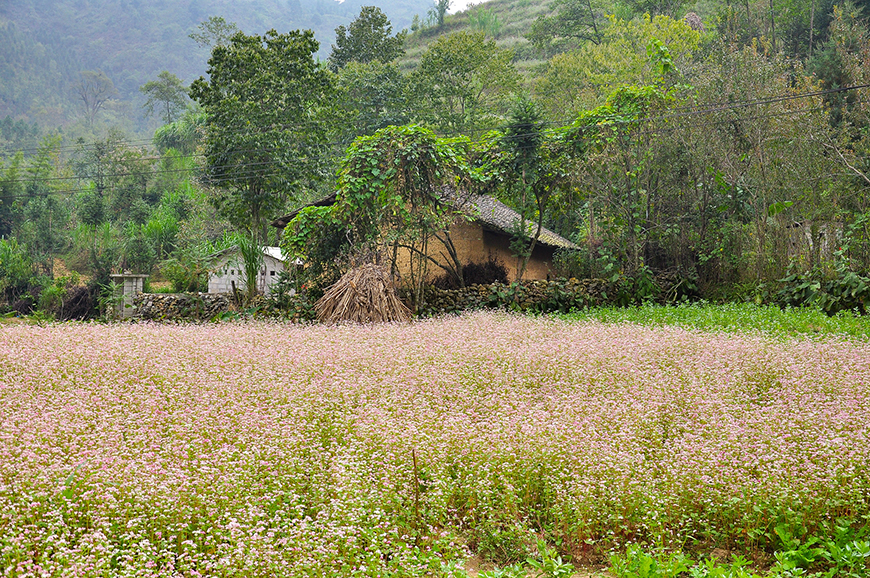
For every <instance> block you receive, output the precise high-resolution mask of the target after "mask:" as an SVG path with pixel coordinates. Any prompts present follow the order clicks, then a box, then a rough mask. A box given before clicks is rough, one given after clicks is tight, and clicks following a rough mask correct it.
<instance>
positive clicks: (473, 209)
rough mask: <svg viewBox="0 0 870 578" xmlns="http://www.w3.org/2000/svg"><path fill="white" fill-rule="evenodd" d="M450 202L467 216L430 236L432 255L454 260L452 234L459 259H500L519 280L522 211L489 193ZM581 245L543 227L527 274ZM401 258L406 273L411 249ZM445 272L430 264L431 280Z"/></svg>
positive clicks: (547, 271)
mask: <svg viewBox="0 0 870 578" xmlns="http://www.w3.org/2000/svg"><path fill="white" fill-rule="evenodd" d="M335 199H336V197H335V194H332V195H330V196H328V197H326V198H324V199H321V200H319V201H316V202H314V203H311V204H310V205H307V206H320V207H323V206H329V205H332V204H333V203H335ZM450 203H451V204H452V205H453V206H454V207H455V208H456V209H457V211H458V212H460V213H463V214H464V215H465V217H463V216H462V215H458V216H457V218H456V220H455V221H454V222H453V224H451V225H450V227H449V228H448V229H447V231H445V232H442V234H436V235H435V236H434V238H433V239H431V240H430V242H429V244H428V252H427V254H428V255H429V257H431V259H432V260H434V261H435V262H437V263H439V264H442V265H444V266H448V263H449V262H450V261H451V257H450V252H451V251H450V249H449V248H448V246H447V244H446V243H445V241H446V240H447V239H448V238H449V242H450V243H451V244H452V249H453V250H454V251H455V254H456V257H457V260H458V261H459V262H460V263H461V264H462V265H463V266H465V265H468V264H470V263H483V262H486V261H488V260H490V259H493V260H497V261H498V262H500V263H501V264H502V265H504V267H505V269H507V274H508V280H509V281H513V280H515V279H516V277H517V273H518V270H519V266H520V265H521V262H520V261H519V259H518V258H517V257H515V256H514V252H513V251H512V250H511V246H510V245H511V239H512V238H513V236H514V231H516V230H517V229H518V228H519V226H520V223H521V221H522V219H521V217H520V214H519V213H517V212H516V211H514V210H513V209H511V208H510V207H508V206H507V205H505V204H504V203H502V202H500V201H499V200H497V199H495V198H494V197H491V196H489V195H473V194H468V195H465V196H463V197H462V199H461V202H460V201H458V200H455V199H451V201H450ZM300 210H301V209H300ZM298 212H299V210H297V211H294V212H292V213H290V214H288V215H285V216H284V217H281V218H279V219H275V220H274V221H273V222H272V226H274V227H277V228H278V229H280V230H283V229H284V228H285V227H286V226H287V224H288V223H289V222H290V221H291V220H292V219H293V217H295V216H296V215H297V214H298ZM526 228H527V230H528V231H529V235H532V234H534V225H533V224H532V223H530V222H529V221H526ZM443 233H447V234H446V235H445V234H443ZM577 249H579V247H578V246H577V245H575V244H574V243H572V242H571V241H569V240H568V239H565V238H564V237H561V236H559V235H557V234H556V233H554V232H553V231H551V230H549V229H547V228H544V229H542V230H541V235H540V237H539V238H538V242H537V245H536V246H535V250H534V252H533V254H532V256H531V258H530V259H529V264H528V266H527V268H526V272H525V274H524V275H523V278H524V279H546V278H547V277H548V276H550V275H553V274H554V273H555V271H554V268H553V256H554V254H555V253H556V251H558V250H577ZM397 261H398V263H397V264H398V267H399V273H400V274H402V275H405V273H406V271H407V270H408V268H409V261H410V254H409V252H408V251H405V252H404V254H400V255H399V257H398V260H397ZM443 273H444V270H443V269H442V268H441V267H437V266H435V267H430V268H429V277H430V279H429V280H430V281H431V280H432V279H434V278H435V277H438V276H439V275H442V274H443Z"/></svg>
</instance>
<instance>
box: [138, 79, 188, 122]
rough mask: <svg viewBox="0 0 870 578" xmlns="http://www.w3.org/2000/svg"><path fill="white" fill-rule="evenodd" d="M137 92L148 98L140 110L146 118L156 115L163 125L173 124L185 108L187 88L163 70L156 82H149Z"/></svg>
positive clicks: (179, 80)
mask: <svg viewBox="0 0 870 578" xmlns="http://www.w3.org/2000/svg"><path fill="white" fill-rule="evenodd" d="M139 91H140V92H141V93H142V94H144V95H145V96H147V97H148V100H146V101H145V104H143V105H142V108H144V109H145V114H146V116H151V115H153V114H155V113H156V114H158V115H159V116H160V120H162V121H163V124H169V123H171V122H173V121H174V120H175V119H176V118H177V117H178V115H179V113H181V111H183V110H184V107H185V106H187V88H186V87H185V86H184V84H183V83H182V82H181V79H180V78H178V77H177V76H175V75H174V74H172V73H171V72H169V71H168V70H164V71H163V72H161V73H160V74H158V75H157V80H149V81H148V82H146V83H145V84H143V85H142V86H141V87H140V88H139Z"/></svg>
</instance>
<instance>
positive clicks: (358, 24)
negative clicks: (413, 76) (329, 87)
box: [328, 6, 406, 72]
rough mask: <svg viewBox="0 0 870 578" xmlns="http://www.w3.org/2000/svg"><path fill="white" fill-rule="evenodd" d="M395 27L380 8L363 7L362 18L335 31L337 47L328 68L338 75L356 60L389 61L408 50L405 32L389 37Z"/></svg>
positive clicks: (333, 50) (330, 58)
mask: <svg viewBox="0 0 870 578" xmlns="http://www.w3.org/2000/svg"><path fill="white" fill-rule="evenodd" d="M392 32H393V26H392V24H390V21H389V20H388V19H387V16H386V14H384V13H383V12H382V11H381V9H380V8H378V7H377V6H363V7H362V10H360V13H359V16H357V17H356V19H355V20H354V21H353V22H351V23H350V25H349V26H348V27H345V26H344V25H341V26H339V27H338V28H336V29H335V44H333V45H332V54H330V55H329V60H328V62H329V68H330V69H331V70H332V71H333V72H335V71H337V70H339V69H340V68H343V67H344V66H345V65H347V63H348V62H352V61H356V62H360V63H363V64H366V63H369V62H373V61H380V62H390V61H392V60H395V59H396V58H398V57H399V56H401V55H403V54H404V53H405V51H404V50H403V49H402V45H403V44H404V43H405V36H406V33H405V32H399V33H398V34H396V35H395V36H390V34H391V33H392Z"/></svg>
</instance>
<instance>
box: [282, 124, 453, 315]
mask: <svg viewBox="0 0 870 578" xmlns="http://www.w3.org/2000/svg"><path fill="white" fill-rule="evenodd" d="M466 145H467V140H457V139H440V138H438V137H436V136H435V134H434V133H433V132H432V131H431V130H429V129H426V128H423V127H421V126H419V125H408V126H390V127H386V128H384V129H381V130H379V131H377V132H376V133H375V134H373V135H371V136H362V137H359V138H358V139H356V140H355V141H354V143H353V144H352V145H351V146H350V148H349V149H348V151H347V155H346V156H345V158H344V160H343V161H342V166H341V170H340V172H339V178H338V192H337V194H336V202H335V204H333V205H332V206H330V207H307V208H306V209H303V210H302V211H300V213H299V214H298V215H297V216H296V218H294V220H293V221H291V222H290V224H289V225H288V226H287V230H286V231H285V235H284V239H283V240H282V246H284V247H285V248H286V249H287V251H288V253H290V254H297V255H304V256H305V257H309V256H310V254H309V253H308V251H307V249H308V248H309V247H312V246H314V248H317V246H318V245H320V246H323V245H326V244H327V243H325V242H324V239H322V238H321V233H322V232H323V231H329V232H330V233H331V234H333V235H334V234H335V233H338V234H339V236H340V237H341V238H349V239H352V241H353V244H354V250H355V251H356V256H357V257H358V258H361V259H363V260H368V261H375V262H381V261H387V262H389V263H390V264H391V270H392V272H393V274H394V275H395V274H397V273H398V266H397V263H398V259H399V258H400V253H405V254H406V255H407V256H408V258H409V261H410V268H409V270H410V274H409V275H410V277H409V278H406V279H402V281H403V283H404V284H405V286H406V287H407V288H408V289H409V290H410V292H411V295H412V296H413V298H414V303H415V304H419V303H420V300H421V298H422V290H423V282H424V280H425V278H426V271H427V266H428V263H429V262H430V260H431V257H429V256H428V251H427V246H428V243H429V241H430V240H431V238H433V237H434V235H435V234H436V233H438V232H440V231H442V230H443V229H445V228H446V227H448V226H449V224H450V223H451V222H452V221H453V220H454V219H455V214H454V209H453V208H452V206H451V204H450V203H449V202H447V198H446V197H447V196H448V195H449V194H456V192H457V191H458V190H461V189H462V187H460V186H459V185H460V182H461V181H463V180H465V179H468V178H469V177H470V171H469V169H468V166H467V163H466V158H465V156H466V155H465V147H466ZM463 184H464V183H463ZM336 225H338V227H336ZM336 229H337V230H336ZM334 254H335V253H334V252H333V253H332V254H331V255H330V257H332V256H333V255H334ZM332 265H333V267H334V263H332Z"/></svg>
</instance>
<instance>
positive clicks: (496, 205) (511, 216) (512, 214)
mask: <svg viewBox="0 0 870 578" xmlns="http://www.w3.org/2000/svg"><path fill="white" fill-rule="evenodd" d="M464 200H465V204H464V206H462V207H461V210H462V211H463V212H464V213H466V214H468V215H470V216H472V217H474V218H475V220H477V221H478V222H480V223H481V224H482V225H483V226H484V227H487V228H489V229H491V230H493V231H495V232H498V233H504V234H506V235H512V234H513V230H514V228H515V227H516V226H517V225H518V224H519V222H520V220H521V215H520V214H519V213H517V212H516V211H514V210H513V209H511V208H510V207H508V206H507V205H505V204H504V203H502V202H501V201H499V200H498V199H496V198H495V197H491V196H489V195H468V196H467V197H465V199H464ZM526 226H527V228H528V234H529V236H532V235H534V234H535V229H536V228H537V227H536V225H535V224H534V223H532V222H531V221H528V220H527V221H526ZM538 243H541V244H544V245H548V246H550V247H555V248H557V249H579V248H580V247H578V246H577V245H575V244H574V243H572V242H571V241H569V240H568V239H566V238H565V237H562V236H560V235H558V234H556V233H554V232H553V231H551V230H550V229H548V228H546V227H543V228H542V229H541V235H540V237H538Z"/></svg>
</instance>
